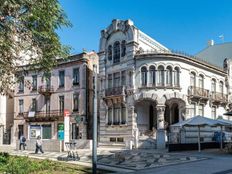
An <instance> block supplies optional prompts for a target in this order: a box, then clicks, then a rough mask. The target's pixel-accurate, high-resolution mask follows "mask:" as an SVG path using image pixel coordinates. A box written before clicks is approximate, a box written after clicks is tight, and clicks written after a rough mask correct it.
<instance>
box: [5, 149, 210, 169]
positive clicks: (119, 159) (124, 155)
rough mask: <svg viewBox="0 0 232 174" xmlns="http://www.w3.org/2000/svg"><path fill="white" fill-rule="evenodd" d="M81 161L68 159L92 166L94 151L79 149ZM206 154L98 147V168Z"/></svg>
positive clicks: (53, 155)
mask: <svg viewBox="0 0 232 174" xmlns="http://www.w3.org/2000/svg"><path fill="white" fill-rule="evenodd" d="M9 153H10V154H11V155H18V156H28V157H30V158H37V159H50V160H57V157H66V156H67V153H66V152H62V153H59V152H45V153H44V154H35V153H34V152H33V151H16V150H13V151H10V152H9ZM78 154H79V157H80V160H79V161H68V163H72V164H79V165H83V166H87V167H91V165H92V164H91V161H92V151H91V150H81V149H80V150H78ZM205 159H208V158H205V157H204V155H202V156H199V155H196V154H191V153H189V154H184V153H168V152H166V150H164V151H158V150H154V149H149V150H131V151H129V150H123V149H115V148H98V168H99V169H106V170H111V171H115V172H119V173H124V172H135V171H137V170H144V169H151V168H157V167H163V166H168V165H177V164H183V163H189V162H194V161H199V160H205Z"/></svg>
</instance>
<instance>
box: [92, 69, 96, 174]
mask: <svg viewBox="0 0 232 174" xmlns="http://www.w3.org/2000/svg"><path fill="white" fill-rule="evenodd" d="M93 74H94V86H95V88H94V90H93V92H94V101H93V147H92V173H93V174H96V173H97V65H93Z"/></svg>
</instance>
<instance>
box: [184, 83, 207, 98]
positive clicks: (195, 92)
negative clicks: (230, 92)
mask: <svg viewBox="0 0 232 174" xmlns="http://www.w3.org/2000/svg"><path fill="white" fill-rule="evenodd" d="M188 94H189V96H192V97H198V98H209V90H207V89H204V88H199V87H195V86H190V87H189V92H188Z"/></svg>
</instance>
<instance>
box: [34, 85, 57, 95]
mask: <svg viewBox="0 0 232 174" xmlns="http://www.w3.org/2000/svg"><path fill="white" fill-rule="evenodd" d="M38 92H39V93H40V94H42V95H51V94H52V93H53V92H54V88H53V86H51V85H50V86H47V85H44V86H40V87H39V89H38Z"/></svg>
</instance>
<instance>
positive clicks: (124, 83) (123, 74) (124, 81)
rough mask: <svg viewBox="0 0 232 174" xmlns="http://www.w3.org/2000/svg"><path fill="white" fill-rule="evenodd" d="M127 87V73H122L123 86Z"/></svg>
mask: <svg viewBox="0 0 232 174" xmlns="http://www.w3.org/2000/svg"><path fill="white" fill-rule="evenodd" d="M125 85H126V71H122V72H121V86H125Z"/></svg>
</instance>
